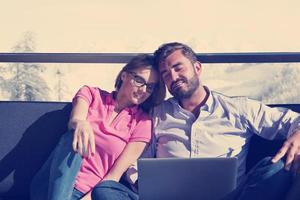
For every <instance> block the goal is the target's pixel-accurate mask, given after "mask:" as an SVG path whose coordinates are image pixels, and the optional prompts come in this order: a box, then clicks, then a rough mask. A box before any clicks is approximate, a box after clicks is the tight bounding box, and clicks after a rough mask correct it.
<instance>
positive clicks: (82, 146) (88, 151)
mask: <svg viewBox="0 0 300 200" xmlns="http://www.w3.org/2000/svg"><path fill="white" fill-rule="evenodd" d="M70 126H71V127H72V128H73V129H74V137H73V144H72V145H73V150H74V151H76V152H78V153H79V154H80V155H81V156H83V157H90V156H91V155H93V154H95V137H94V132H93V129H92V127H91V125H90V123H89V122H88V121H86V120H72V121H71V122H70Z"/></svg>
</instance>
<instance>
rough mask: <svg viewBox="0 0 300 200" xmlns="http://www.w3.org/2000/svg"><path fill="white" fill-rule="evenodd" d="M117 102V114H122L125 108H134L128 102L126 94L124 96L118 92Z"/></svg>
mask: <svg viewBox="0 0 300 200" xmlns="http://www.w3.org/2000/svg"><path fill="white" fill-rule="evenodd" d="M115 101H116V105H115V112H117V113H119V112H121V111H122V110H123V109H124V108H127V107H130V106H132V104H131V103H130V102H129V101H128V100H127V98H126V96H125V94H122V93H121V92H116V95H115Z"/></svg>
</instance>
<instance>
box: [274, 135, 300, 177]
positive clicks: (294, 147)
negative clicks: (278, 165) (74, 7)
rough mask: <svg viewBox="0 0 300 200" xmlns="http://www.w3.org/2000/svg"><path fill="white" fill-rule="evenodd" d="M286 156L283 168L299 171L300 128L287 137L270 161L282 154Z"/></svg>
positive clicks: (278, 158)
mask: <svg viewBox="0 0 300 200" xmlns="http://www.w3.org/2000/svg"><path fill="white" fill-rule="evenodd" d="M285 155H286V156H287V157H286V162H285V169H286V170H290V169H291V167H292V170H294V171H295V172H297V173H300V130H299V129H298V130H297V131H296V132H295V133H294V134H293V135H292V136H291V137H289V138H288V139H287V140H286V141H285V142H284V144H283V145H282V147H281V148H280V150H279V151H278V152H277V154H276V155H275V156H274V157H273V159H272V162H273V163H275V162H277V161H278V160H280V159H281V158H283V157H284V156H285Z"/></svg>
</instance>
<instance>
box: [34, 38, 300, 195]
mask: <svg viewBox="0 0 300 200" xmlns="http://www.w3.org/2000/svg"><path fill="white" fill-rule="evenodd" d="M201 73H202V66H201V63H200V62H199V61H198V60H197V58H196V55H195V53H194V52H193V50H192V49H191V48H190V47H188V46H187V45H185V44H181V43H176V42H175V43H167V44H163V45H162V46H160V47H159V49H158V50H156V51H155V53H154V57H152V56H150V55H144V54H143V55H139V56H136V57H134V58H133V59H132V60H131V61H130V62H129V63H128V64H127V65H125V67H124V68H123V69H122V70H121V72H120V73H119V75H118V76H117V79H116V83H115V88H116V91H114V92H112V93H108V92H106V91H103V90H101V89H99V88H93V87H88V86H84V87H82V88H81V89H80V90H79V91H78V93H77V94H76V95H75V97H74V99H73V110H72V112H71V117H70V121H69V124H68V126H69V129H70V130H71V131H69V132H68V133H66V134H65V135H64V136H62V139H61V140H60V142H59V144H58V145H57V147H56V148H55V150H54V151H53V153H52V154H51V156H50V157H49V159H48V160H47V162H46V163H45V164H44V166H43V167H42V168H41V169H40V171H39V172H38V173H37V175H36V176H35V177H34V179H33V182H32V184H31V199H33V200H35V199H51V200H54V199H57V200H61V199H68V200H69V199H71V200H75V199H99V200H100V199H101V200H106V199H128V200H129V199H131V200H135V199H138V195H137V194H136V193H134V192H133V191H131V190H130V189H129V188H127V187H126V186H124V185H123V184H121V183H120V182H119V180H120V178H121V176H122V174H123V173H124V172H125V171H126V170H127V169H128V168H129V167H130V166H132V164H133V163H134V162H135V161H136V160H137V159H138V157H139V156H140V155H141V154H142V153H143V152H144V150H145V149H146V148H148V151H147V153H148V154H150V156H153V157H154V156H156V157H217V156H219V155H224V156H225V157H226V156H227V155H228V156H234V157H237V158H238V162H239V168H238V183H239V186H238V187H237V189H236V190H235V191H234V192H233V193H232V194H230V195H229V196H228V199H247V198H248V199H251V198H253V196H254V195H255V197H256V198H257V197H260V198H262V199H282V198H283V196H284V195H285V193H286V191H287V189H288V187H289V184H291V180H292V174H293V173H292V171H295V170H296V171H297V170H298V171H299V164H300V116H299V114H297V113H295V112H292V111H290V110H282V109H277V108H269V107H267V106H265V105H263V104H262V103H260V102H257V101H254V100H250V99H248V98H245V97H235V98H232V97H227V96H224V95H222V94H219V93H216V92H213V91H210V90H209V88H208V87H206V86H204V85H202V83H201V79H200V78H201ZM164 84H165V85H166V86H167V88H168V90H169V92H170V93H171V94H172V95H173V96H174V97H173V98H170V99H168V100H166V101H163V99H164V97H165V87H164ZM151 119H152V120H151ZM252 133H256V134H258V135H260V136H261V137H264V138H267V139H270V140H272V139H274V138H280V137H285V138H287V139H286V142H285V143H284V145H283V146H282V148H281V149H280V150H279V151H278V153H277V154H276V155H275V156H274V157H273V158H265V159H264V160H262V161H261V162H260V163H258V165H256V166H255V167H254V169H252V170H250V172H249V173H248V174H247V175H245V161H246V156H247V151H248V146H249V141H250V138H251V136H252V135H251V134H252ZM147 144H150V145H147ZM228 149H229V150H231V151H230V152H227V151H228ZM224 153H225V154H224ZM134 172H135V170H134V169H133V168H130V169H129V170H128V173H127V175H128V177H129V179H130V180H129V181H130V182H131V183H133V184H134V183H135V181H136V180H134V178H133V177H136V176H135V175H136V174H135V173H134ZM273 177H276V180H277V181H272V182H271V183H270V181H269V180H270V179H271V178H273ZM272 180H273V179H272ZM153 184H155V183H153ZM274 188H275V190H274ZM251 195H253V196H251ZM257 195H259V196H257Z"/></svg>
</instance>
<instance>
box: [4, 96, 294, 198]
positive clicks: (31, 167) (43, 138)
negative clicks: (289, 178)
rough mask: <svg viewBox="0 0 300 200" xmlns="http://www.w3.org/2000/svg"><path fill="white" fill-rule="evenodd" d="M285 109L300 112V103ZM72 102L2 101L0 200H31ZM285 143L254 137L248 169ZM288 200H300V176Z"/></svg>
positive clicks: (65, 124)
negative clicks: (31, 187)
mask: <svg viewBox="0 0 300 200" xmlns="http://www.w3.org/2000/svg"><path fill="white" fill-rule="evenodd" d="M273 106H284V107H288V108H290V109H292V110H294V111H297V112H300V104H299V105H297V104H293V105H291V104H286V105H273ZM71 108H72V105H71V103H70V102H16V101H0V200H28V199H29V185H30V182H31V179H32V177H33V176H34V174H35V173H36V172H37V170H38V169H39V168H40V167H41V166H42V164H43V163H44V162H45V160H46V159H47V157H48V156H49V155H50V152H51V151H52V150H53V148H54V147H55V145H56V144H57V142H58V140H59V138H60V136H61V135H62V134H63V133H64V132H65V131H66V130H67V122H68V118H69V115H70V111H71ZM282 142H283V141H280V140H279V141H267V140H264V139H261V138H259V137H256V136H255V137H253V138H252V140H251V144H250V151H249V155H248V158H247V169H249V168H251V167H252V166H253V165H254V164H255V163H256V162H257V161H258V160H260V159H261V158H263V157H264V156H267V155H274V154H275V152H276V151H277V150H278V148H279V147H280V145H281V144H282ZM287 199H289V200H291V199H293V200H294V199H295V200H296V199H300V177H298V178H297V180H295V183H294V185H293V187H292V188H291V189H290V191H289V193H288V195H287Z"/></svg>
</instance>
